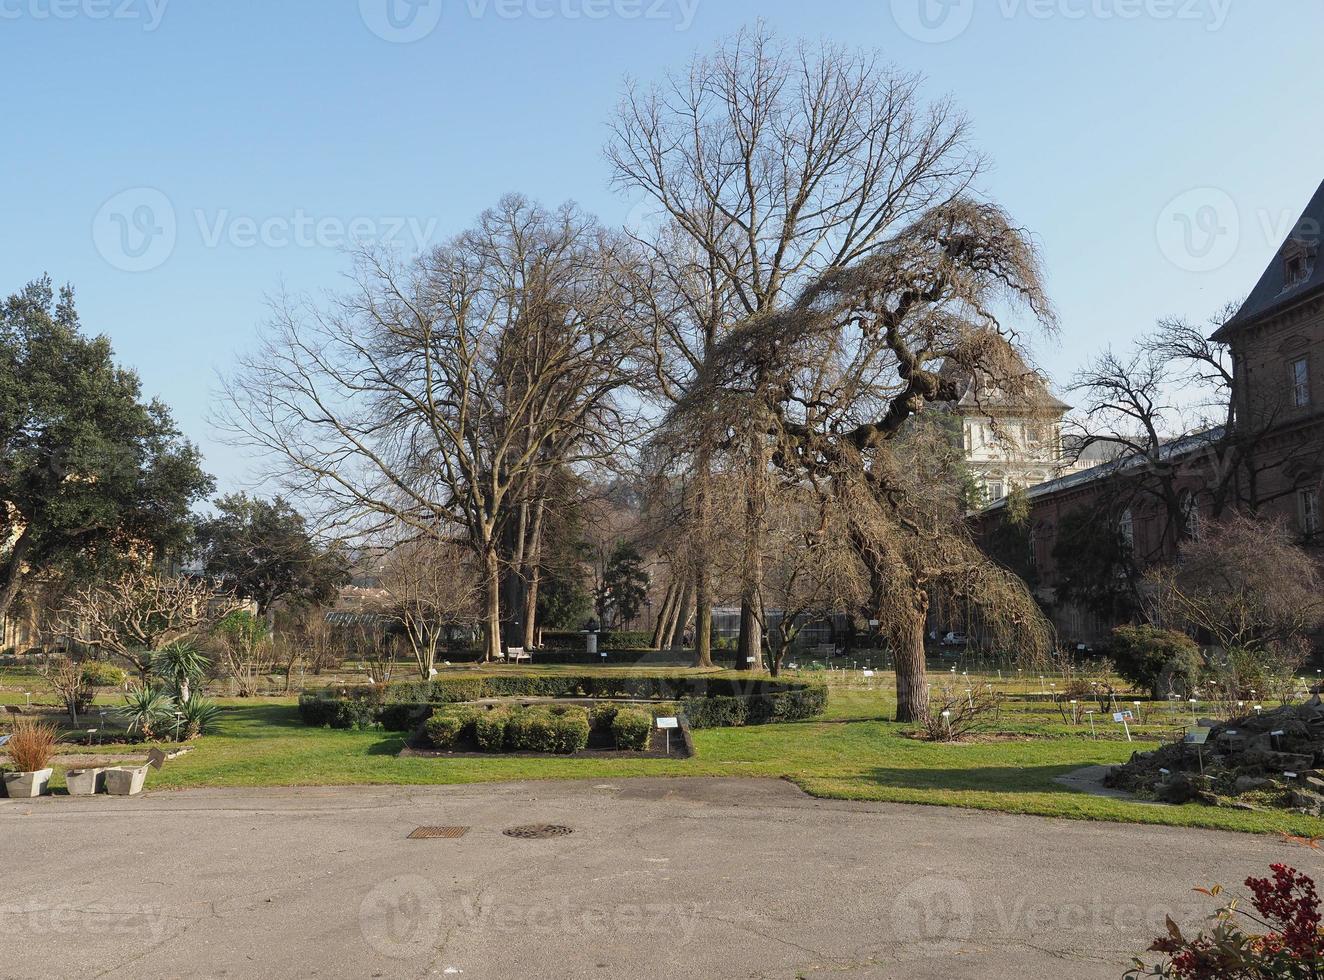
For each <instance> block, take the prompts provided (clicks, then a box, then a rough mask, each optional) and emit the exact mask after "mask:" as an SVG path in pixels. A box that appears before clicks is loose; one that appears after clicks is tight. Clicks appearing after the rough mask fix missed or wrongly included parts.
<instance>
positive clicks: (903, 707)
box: [892, 592, 929, 722]
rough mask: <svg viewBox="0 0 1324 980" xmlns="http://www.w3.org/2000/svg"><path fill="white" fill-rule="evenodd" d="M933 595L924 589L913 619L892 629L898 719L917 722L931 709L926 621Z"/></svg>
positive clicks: (917, 602) (912, 615)
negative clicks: (925, 647) (925, 649)
mask: <svg viewBox="0 0 1324 980" xmlns="http://www.w3.org/2000/svg"><path fill="white" fill-rule="evenodd" d="M928 611H929V597H928V595H927V594H926V593H924V592H920V593H918V594H917V595H916V597H915V599H914V603H913V606H912V607H911V610H910V616H909V621H908V622H905V623H898V624H897V626H896V628H895V629H894V630H893V631H892V634H893V638H894V645H895V649H894V650H893V654H894V656H895V659H896V720H897V721H903V722H915V721H919V720H921V719H922V718H925V717H926V716H927V715H928V713H929V678H928V671H927V668H926V666H925V663H924V623H925V621H926V620H927V618H928Z"/></svg>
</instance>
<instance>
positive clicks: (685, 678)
mask: <svg viewBox="0 0 1324 980" xmlns="http://www.w3.org/2000/svg"><path fill="white" fill-rule="evenodd" d="M520 697H541V698H623V699H636V700H641V701H663V702H675V703H676V704H677V705H678V711H679V712H680V713H684V714H685V715H686V716H687V718H688V719H689V723H690V726H691V727H692V728H727V727H736V726H740V725H762V724H768V723H773V722H787V721H801V720H804V719H806V718H813V717H815V716H816V715H819V714H822V713H823V711H824V709H825V708H826V707H827V688H826V686H824V685H822V684H818V683H814V682H809V681H803V680H798V679H797V680H783V679H770V678H754V677H750V678H746V677H714V676H711V675H703V674H697V675H692V674H671V675H660V676H650V675H640V674H616V675H610V674H585V675H551V674H537V673H530V674H513V673H511V674H506V673H503V674H493V675H491V676H482V677H439V678H436V679H434V680H431V681H409V682H405V683H398V684H392V685H389V686H388V687H385V688H383V687H380V686H378V687H350V688H332V689H329V690H327V691H322V692H312V693H308V694H304V695H303V696H301V697H300V698H299V714H300V717H301V718H302V719H303V721H304V723H305V724H308V725H313V726H330V727H332V728H365V727H368V726H370V725H372V724H374V723H377V722H381V723H382V724H388V723H389V725H390V726H397V727H394V728H393V730H396V731H408V730H410V728H412V727H413V726H414V725H417V724H418V722H419V721H420V720H422V719H423V718H424V717H425V716H426V714H427V713H428V711H429V710H430V709H433V710H435V709H436V708H437V707H442V706H445V705H454V704H464V703H468V702H473V701H479V700H482V699H485V698H520ZM605 707H606V706H603V708H604V709H605ZM595 710H596V709H595ZM491 714H494V712H488V715H491ZM611 720H612V719H611V718H610V717H608V716H607V715H606V712H605V710H604V711H600V712H599V713H597V714H595V715H594V716H593V718H592V719H590V724H591V726H592V727H593V728H594V729H595V730H598V731H602V730H605V727H606V726H607V725H610V724H611ZM497 724H498V721H497V719H491V720H490V721H489V722H488V725H489V727H493V728H494V727H495V726H497ZM490 740H491V741H493V742H494V741H495V733H493V735H492V736H491V739H490ZM480 741H481V740H480ZM494 751H496V750H494Z"/></svg>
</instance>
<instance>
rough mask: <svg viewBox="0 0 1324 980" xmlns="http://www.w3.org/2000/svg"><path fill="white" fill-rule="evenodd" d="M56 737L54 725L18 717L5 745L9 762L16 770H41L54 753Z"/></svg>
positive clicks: (56, 732) (57, 733)
mask: <svg viewBox="0 0 1324 980" xmlns="http://www.w3.org/2000/svg"><path fill="white" fill-rule="evenodd" d="M58 737H59V732H58V731H56V729H55V726H54V725H50V724H45V723H41V722H36V721H33V720H32V719H31V718H20V719H19V720H18V721H17V722H15V723H14V732H13V734H12V735H11V736H10V738H9V742H8V744H7V745H6V746H5V748H7V749H8V750H9V762H10V764H11V765H13V767H14V768H15V770H16V771H18V772H41V771H42V770H43V769H45V768H46V767H47V766H48V765H50V761H51V757H52V756H53V755H55V740H56V739H57V738H58Z"/></svg>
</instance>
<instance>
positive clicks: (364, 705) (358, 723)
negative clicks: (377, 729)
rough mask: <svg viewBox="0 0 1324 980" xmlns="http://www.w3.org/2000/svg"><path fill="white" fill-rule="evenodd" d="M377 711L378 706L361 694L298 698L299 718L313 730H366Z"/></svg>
mask: <svg viewBox="0 0 1324 980" xmlns="http://www.w3.org/2000/svg"><path fill="white" fill-rule="evenodd" d="M379 710H380V706H379V705H378V704H377V703H376V702H375V701H374V700H373V699H372V698H371V697H370V696H367V695H365V694H363V693H357V694H346V695H342V696H340V697H334V696H328V695H325V694H302V695H300V696H299V717H300V718H301V719H303V723H304V724H305V725H311V726H313V727H314V728H328V727H329V728H339V729H342V730H345V729H351V728H368V727H370V726H371V725H372V724H373V723H374V722H376V720H377V715H378V712H379Z"/></svg>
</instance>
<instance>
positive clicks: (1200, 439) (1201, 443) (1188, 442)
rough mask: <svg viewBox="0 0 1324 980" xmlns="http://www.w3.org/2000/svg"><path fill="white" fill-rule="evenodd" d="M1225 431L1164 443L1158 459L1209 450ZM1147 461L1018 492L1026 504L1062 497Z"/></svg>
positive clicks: (1131, 460) (998, 503)
mask: <svg viewBox="0 0 1324 980" xmlns="http://www.w3.org/2000/svg"><path fill="white" fill-rule="evenodd" d="M1224 431H1225V427H1224V426H1221V425H1216V426H1214V427H1213V428H1211V429H1205V430H1203V431H1201V432H1195V433H1192V434H1191V435H1189V436H1182V437H1181V438H1179V439H1173V440H1172V441H1171V442H1166V443H1164V444H1163V446H1162V447H1160V449H1159V457H1160V459H1163V460H1172V459H1175V458H1177V457H1179V456H1184V455H1185V454H1187V453H1191V452H1195V451H1196V450H1199V449H1205V448H1208V447H1209V446H1212V445H1213V444H1214V443H1216V442H1217V441H1218V440H1219V439H1221V438H1223V433H1224ZM1148 462H1149V461H1148V459H1147V458H1146V457H1142V456H1135V455H1131V456H1122V457H1120V458H1118V459H1115V460H1112V461H1111V462H1108V463H1102V464H1100V465H1098V466H1091V467H1090V468H1089V469H1087V470H1078V471H1077V472H1075V473H1070V474H1068V475H1066V476H1063V477H1059V478H1058V479H1056V480H1049V481H1048V482H1047V483H1040V484H1037V485H1036V486H1033V487H1026V488H1025V489H1024V490H1022V491H1021V492H1022V493H1024V494H1025V496H1026V498H1028V499H1029V500H1037V499H1038V498H1040V497H1047V496H1051V495H1052V494H1055V493H1061V492H1062V491H1064V490H1073V489H1075V488H1077V487H1083V486H1087V485H1088V484H1091V483H1095V482H1097V481H1099V480H1105V479H1107V478H1108V477H1111V476H1116V475H1117V474H1119V473H1127V472H1132V471H1134V470H1138V469H1143V468H1144V467H1145V466H1146V465H1148ZM1006 506H1007V498H1005V497H1004V498H1003V499H1002V500H995V501H994V502H993V503H991V504H989V505H988V506H987V507H985V508H984V509H983V511H982V512H981V513H985V514H988V513H992V512H994V511H997V510H1000V509H1001V508H1003V507H1006Z"/></svg>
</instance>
